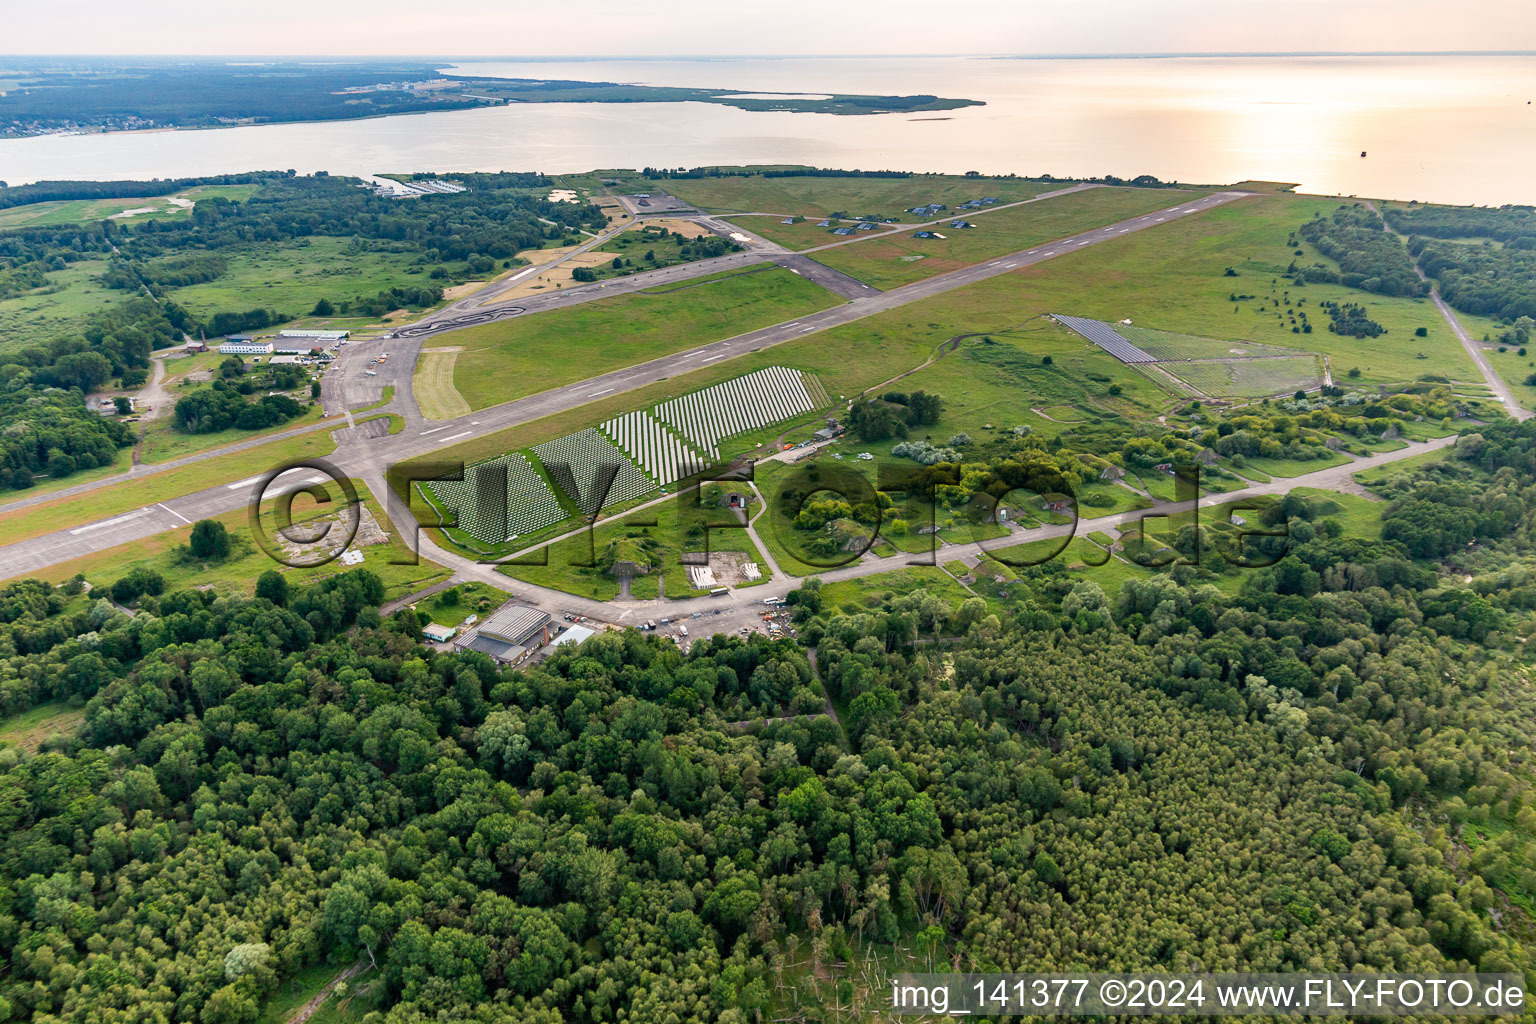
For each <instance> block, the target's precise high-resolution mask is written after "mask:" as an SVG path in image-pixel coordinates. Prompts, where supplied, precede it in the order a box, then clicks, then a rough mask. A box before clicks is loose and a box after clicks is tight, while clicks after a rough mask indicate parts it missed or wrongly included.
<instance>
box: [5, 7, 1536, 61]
mask: <svg viewBox="0 0 1536 1024" xmlns="http://www.w3.org/2000/svg"><path fill="white" fill-rule="evenodd" d="M5 27H6V39H5V40H3V41H0V52H5V53H28V54H58V53H98V54H100V53H126V54H139V55H148V54H262V55H286V54H399V55H433V56H471V55H494V56H527V57H533V56H559V55H613V56H652V55H673V54H675V55H708V54H718V55H746V54H772V55H780V54H783V55H790V54H848V53H962V54H970V53H993V54H996V53H1114V52H1143V53H1144V52H1191V51H1194V52H1199V51H1213V50H1214V51H1231V50H1239V51H1283V50H1352V51H1353V50H1510V49H1536V5H1533V4H1532V0H1457V2H1455V3H1446V2H1445V0H1285V2H1283V3H1275V2H1272V0H1266V2H1264V3H1257V2H1254V0H1078V2H1075V3H1074V2H1070V0H969V2H967V3H963V4H947V3H934V2H932V0H766V2H756V3H749V2H742V0H652V2H650V3H645V2H635V0H583V2H579V3H547V2H541V3H531V2H529V0H456V2H452V3H443V4H431V3H421V2H420V0H411V2H409V3H407V2H405V0H260V2H258V3H239V4H236V3H209V2H208V0H140V2H139V3H123V2H122V0H72V2H70V3H28V4H19V5H14V6H12V7H11V9H10V12H9V13H7V14H6V15H5Z"/></svg>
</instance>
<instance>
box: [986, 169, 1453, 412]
mask: <svg viewBox="0 0 1536 1024" xmlns="http://www.w3.org/2000/svg"><path fill="white" fill-rule="evenodd" d="M1064 198H1072V197H1064ZM1058 201H1059V200H1054V199H1053V200H1048V201H1047V202H1046V203H1042V204H1040V205H1041V206H1042V207H1043V206H1046V205H1048V204H1049V203H1055V202H1058ZM1337 205H1338V201H1337V200H1333V199H1325V198H1317V197H1291V196H1259V197H1253V198H1249V199H1244V200H1241V201H1239V202H1235V203H1230V204H1228V205H1225V206H1221V207H1217V208H1215V209H1212V210H1208V211H1206V212H1204V213H1200V214H1196V215H1194V216H1191V217H1183V218H1179V219H1178V220H1172V221H1169V222H1168V223H1166V224H1160V225H1158V226H1157V227H1155V228H1150V229H1148V230H1146V231H1138V232H1134V233H1132V234H1129V235H1126V236H1125V237H1124V238H1117V239H1115V240H1113V241H1110V242H1104V243H1101V244H1099V245H1093V246H1088V247H1087V248H1084V249H1082V250H1080V251H1077V252H1073V253H1067V254H1063V255H1061V256H1059V257H1057V258H1055V259H1052V260H1049V261H1047V262H1045V263H1041V264H1037V265H1035V266H1033V267H1026V268H1023V269H1020V270H1018V271H1016V272H1014V273H1013V274H1010V275H1008V276H1007V277H1006V278H1004V279H1003V280H1004V281H1005V282H1006V287H1007V288H1008V289H1009V290H1010V291H1011V292H1012V294H1013V295H1014V296H1015V298H1014V301H1015V302H1017V303H1020V304H1027V306H1028V307H1029V308H1030V309H1032V310H1034V311H1038V312H1047V311H1048V312H1053V313H1070V314H1072V315H1075V316H1086V317H1092V318H1094V319H1098V320H1105V321H1108V322H1111V323H1113V322H1115V321H1117V320H1122V319H1127V318H1129V319H1132V320H1134V321H1135V323H1136V326H1138V327H1148V328H1154V329H1157V330H1163V331H1173V332H1178V333H1183V334H1189V335H1195V336H1198V337H1204V338H1216V339H1230V340H1231V341H1233V342H1256V343H1261V344H1267V345H1274V346H1279V347H1282V348H1293V349H1303V350H1305V351H1309V352H1317V353H1327V354H1329V355H1330V357H1331V362H1332V366H1333V374H1334V377H1335V378H1337V379H1339V380H1340V382H1341V383H1348V382H1347V381H1346V380H1345V376H1344V375H1345V373H1346V372H1347V371H1348V370H1349V369H1350V368H1351V367H1359V369H1360V371H1361V376H1360V378H1359V381H1360V383H1363V384H1376V383H1401V382H1405V381H1411V380H1414V379H1416V378H1417V377H1418V376H1419V375H1421V374H1426V373H1439V374H1444V375H1445V376H1448V377H1451V378H1452V379H1456V380H1473V381H1475V380H1478V379H1479V377H1478V374H1477V371H1476V368H1475V367H1473V365H1472V363H1471V361H1470V360H1469V359H1468V358H1467V356H1466V353H1465V352H1463V351H1462V348H1461V345H1460V343H1459V342H1457V340H1456V338H1455V337H1454V336H1453V335H1452V334H1451V332H1450V330H1449V329H1448V328H1447V327H1446V326H1445V322H1444V321H1443V320H1441V319H1440V317H1439V315H1438V314H1437V313H1436V311H1435V308H1434V306H1433V305H1432V304H1431V303H1430V302H1429V300H1427V299H1410V298H1396V297H1391V296H1384V295H1373V294H1371V293H1369V292H1362V291H1359V290H1357V289H1353V288H1346V287H1344V286H1343V285H1322V284H1312V285H1307V286H1305V287H1294V286H1291V285H1289V284H1287V283H1286V282H1285V280H1284V279H1283V277H1282V276H1281V275H1282V274H1283V273H1284V271H1285V269H1286V267H1287V266H1288V265H1289V264H1290V262H1291V260H1293V259H1294V260H1296V261H1297V262H1299V263H1303V264H1309V263H1312V262H1314V261H1320V262H1323V263H1327V262H1328V260H1326V259H1325V258H1324V257H1322V256H1321V255H1320V254H1318V253H1317V252H1316V251H1315V250H1312V249H1311V248H1310V246H1308V245H1307V244H1306V243H1302V245H1301V246H1300V247H1301V248H1302V249H1304V250H1305V251H1306V254H1305V255H1304V256H1295V255H1293V250H1292V249H1291V247H1289V246H1287V245H1286V240H1287V238H1288V236H1289V233H1290V232H1291V231H1292V230H1294V229H1295V228H1296V227H1297V226H1299V225H1300V224H1302V223H1304V222H1305V221H1307V220H1309V219H1310V218H1311V217H1312V215H1313V213H1322V214H1324V215H1326V214H1328V213H1330V212H1331V211H1332V210H1333V209H1334V208H1335V207H1336V206H1337ZM1227 267H1232V268H1233V270H1234V272H1235V273H1236V274H1237V275H1238V276H1237V277H1235V278H1232V277H1227V276H1225V270H1226V268H1227ZM991 283H992V282H985V283H983V284H982V285H977V286H973V288H972V289H967V291H976V292H977V293H978V294H982V293H986V291H987V288H986V285H988V284H991ZM1287 292H1289V295H1287ZM1234 293H1236V294H1242V295H1252V296H1254V298H1253V299H1251V300H1244V301H1239V302H1233V301H1231V299H1230V296H1231V295H1232V294H1234ZM1287 300H1289V301H1290V302H1291V303H1292V304H1293V308H1297V309H1304V310H1306V311H1307V312H1308V315H1309V318H1311V319H1312V320H1314V321H1315V325H1314V330H1313V332H1312V333H1311V334H1293V333H1291V323H1290V321H1289V319H1288V318H1287V316H1286V315H1285V308H1286V304H1287ZM1323 300H1333V301H1337V302H1340V303H1350V302H1352V303H1359V304H1360V305H1362V306H1364V307H1365V308H1366V310H1367V312H1368V315H1369V316H1370V317H1371V318H1372V319H1373V320H1376V321H1378V322H1379V323H1381V324H1382V325H1383V326H1384V327H1386V328H1387V330H1388V333H1387V334H1385V335H1383V336H1381V337H1378V338H1351V337H1347V336H1344V335H1337V334H1332V333H1330V332H1329V331H1328V330H1327V327H1326V324H1327V319H1326V317H1325V316H1324V315H1323V313H1322V311H1321V309H1320V308H1319V305H1320V303H1321V302H1322V301H1323ZM1276 301H1279V302H1280V306H1279V307H1278V308H1277V307H1275V306H1274V302H1276ZM1298 303H1299V305H1296V304H1298ZM1417 327H1424V328H1426V329H1427V331H1428V335H1429V336H1428V337H1427V338H1417V337H1414V329H1415V328H1417ZM1239 347H1240V346H1239Z"/></svg>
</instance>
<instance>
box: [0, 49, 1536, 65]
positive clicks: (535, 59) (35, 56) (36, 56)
mask: <svg viewBox="0 0 1536 1024" xmlns="http://www.w3.org/2000/svg"><path fill="white" fill-rule="evenodd" d="M1533 56H1536V49H1503V50H1148V51H1136V50H1126V51H1097V52H1096V51H1073V52H1061V53H975V52H972V53H962V52H949V53H937V52H891V53H875V54H872V53H867V52H866V53H740V54H688V53H672V54H664V53H656V54H642V55H636V54H588V53H570V54H553V55H551V54H544V55H540V56H530V55H517V54H458V55H440V54H439V55H434V54H419V53H418V54H409V53H356V54H341V53H286V54H274V53H181V54H176V53H146V54H133V53H0V61H5V60H81V59H91V60H97V59H103V58H110V59H119V60H140V61H143V60H175V61H190V60H208V61H217V60H244V61H250V60H269V61H291V60H347V61H357V60H415V61H423V62H427V63H438V62H446V63H459V62H467V61H518V62H523V63H530V64H537V63H556V62H569V61H594V62H595V61H672V60H677V61H700V62H709V63H717V62H725V61H740V60H881V59H888V58H912V57H932V58H962V59H973V60H1167V59H1178V58H1203V57H1238V58H1263V57H1533Z"/></svg>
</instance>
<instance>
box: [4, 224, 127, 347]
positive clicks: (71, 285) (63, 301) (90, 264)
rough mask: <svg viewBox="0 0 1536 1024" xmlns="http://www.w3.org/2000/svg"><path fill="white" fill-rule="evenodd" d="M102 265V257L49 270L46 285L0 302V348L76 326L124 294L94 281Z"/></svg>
mask: <svg viewBox="0 0 1536 1024" xmlns="http://www.w3.org/2000/svg"><path fill="white" fill-rule="evenodd" d="M22 209H25V207H22ZM106 268H107V261H106V260H81V261H80V262H79V263H71V264H70V265H69V266H68V267H65V268H64V269H63V270H55V271H53V272H52V273H50V274H49V275H48V284H47V285H46V286H44V287H42V288H38V289H36V290H35V291H30V292H28V293H26V294H25V295H18V296H16V297H15V298H10V299H6V300H5V301H3V302H0V352H14V351H16V350H18V349H21V348H25V347H27V346H28V345H36V344H38V343H40V342H47V341H51V340H53V339H54V338H56V337H58V336H59V335H61V334H68V333H70V332H71V331H74V330H78V329H79V328H80V327H81V326H83V325H84V323H85V321H86V319H87V318H88V317H89V316H90V315H91V314H92V313H95V312H97V311H98V310H102V309H105V308H107V307H108V306H112V305H116V304H117V303H119V302H121V301H122V300H123V299H125V298H127V294H126V293H125V292H121V291H114V290H113V289H111V288H106V287H103V286H102V285H99V284H97V283H96V281H95V280H94V278H95V277H97V276H98V275H99V274H101V273H102V272H103V271H104V270H106Z"/></svg>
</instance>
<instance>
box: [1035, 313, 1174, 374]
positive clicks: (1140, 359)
mask: <svg viewBox="0 0 1536 1024" xmlns="http://www.w3.org/2000/svg"><path fill="white" fill-rule="evenodd" d="M1055 316H1056V321H1057V322H1058V323H1062V324H1066V325H1067V326H1068V327H1070V328H1072V330H1074V331H1076V332H1077V333H1078V334H1081V335H1082V336H1083V337H1085V338H1087V339H1088V340H1089V341H1091V342H1093V343H1094V344H1095V345H1097V346H1099V347H1100V348H1102V349H1103V350H1104V351H1106V352H1108V353H1109V354H1110V355H1112V356H1114V357H1115V358H1116V359H1118V360H1120V361H1121V362H1122V363H1155V362H1157V360H1156V359H1155V358H1153V357H1152V356H1151V355H1150V354H1149V353H1146V352H1143V351H1142V350H1141V349H1139V348H1137V347H1136V346H1135V345H1132V344H1131V343H1130V342H1129V341H1126V340H1125V339H1124V338H1123V337H1121V336H1120V332H1119V331H1116V330H1115V329H1114V327H1112V326H1110V325H1109V324H1107V323H1105V322H1104V321H1102V320H1087V319H1085V318H1083V317H1080V316H1063V315H1061V314H1060V313H1057V314H1055Z"/></svg>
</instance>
